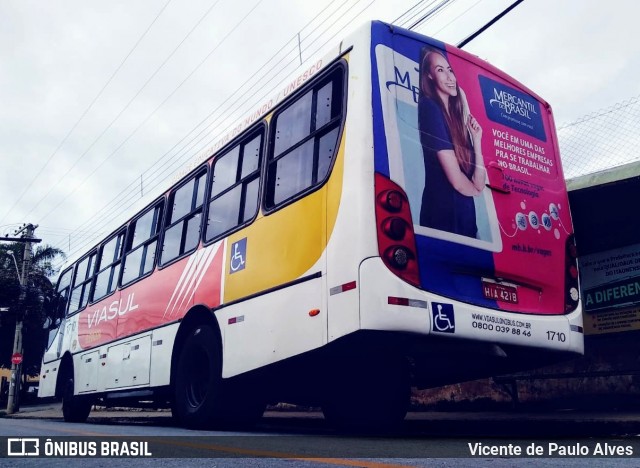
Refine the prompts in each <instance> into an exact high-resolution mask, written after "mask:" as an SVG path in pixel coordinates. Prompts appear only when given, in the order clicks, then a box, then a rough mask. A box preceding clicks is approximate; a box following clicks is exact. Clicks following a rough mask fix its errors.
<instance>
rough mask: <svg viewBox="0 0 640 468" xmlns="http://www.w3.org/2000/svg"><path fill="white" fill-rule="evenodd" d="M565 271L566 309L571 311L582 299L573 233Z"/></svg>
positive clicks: (569, 240) (569, 242) (568, 240)
mask: <svg viewBox="0 0 640 468" xmlns="http://www.w3.org/2000/svg"><path fill="white" fill-rule="evenodd" d="M564 271H565V273H564V285H565V293H564V297H565V300H564V311H565V312H571V311H572V310H575V308H576V307H578V300H579V299H580V293H579V289H578V250H577V248H576V240H575V237H574V236H573V234H572V235H570V236H569V237H568V238H567V243H566V248H565V268H564Z"/></svg>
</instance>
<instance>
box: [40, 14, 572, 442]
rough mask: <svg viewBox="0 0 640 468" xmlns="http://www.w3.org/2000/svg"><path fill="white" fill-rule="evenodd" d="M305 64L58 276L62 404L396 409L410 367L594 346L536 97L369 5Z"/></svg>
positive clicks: (490, 367)
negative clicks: (327, 49)
mask: <svg viewBox="0 0 640 468" xmlns="http://www.w3.org/2000/svg"><path fill="white" fill-rule="evenodd" d="M313 63H314V64H316V65H318V67H317V68H318V69H317V70H316V69H314V70H313V74H312V75H309V76H308V77H306V78H305V79H300V80H294V81H290V82H289V83H290V85H288V86H287V88H286V89H287V92H286V93H285V94H286V96H281V97H280V98H279V99H274V100H273V103H272V104H270V105H269V108H268V109H266V111H265V114H264V115H260V116H254V115H252V117H251V120H252V124H251V126H250V127H249V128H247V129H246V130H243V131H240V132H239V134H238V135H237V136H236V137H235V138H233V139H232V140H231V141H229V142H228V143H226V144H225V145H224V146H221V147H220V148H219V149H218V150H215V151H214V152H213V154H211V155H210V157H209V159H208V160H207V161H206V162H204V163H202V164H201V165H199V166H198V167H196V168H194V169H193V170H192V171H191V172H190V173H189V174H188V175H186V176H185V177H184V178H182V179H181V180H180V181H179V182H177V183H176V184H174V185H173V186H172V187H170V188H169V189H168V190H167V192H166V193H165V194H164V195H163V196H161V197H159V198H158V199H156V200H155V201H153V202H152V203H150V204H149V205H148V206H147V207H146V208H145V209H144V210H142V211H141V212H139V213H136V214H134V215H133V216H132V217H131V219H130V220H129V221H127V222H126V223H124V224H123V225H121V226H119V227H118V228H117V229H116V230H114V231H113V233H112V234H110V235H109V236H108V237H107V238H105V239H104V240H103V241H102V242H100V243H99V244H97V245H96V246H94V247H93V248H92V249H90V250H89V251H87V252H86V254H85V255H83V256H82V257H81V258H80V259H79V260H78V261H76V262H74V263H73V264H72V265H70V266H69V267H68V268H67V269H66V270H64V271H63V272H62V274H61V276H60V279H59V281H58V285H57V291H58V293H59V296H60V307H59V317H58V320H57V321H56V323H55V326H54V329H53V330H52V332H51V335H50V343H49V346H48V349H47V350H46V352H45V355H44V358H43V364H42V374H41V384H40V387H39V395H40V396H42V397H47V396H54V395H55V396H59V397H61V398H62V399H63V413H64V417H65V419H66V420H68V421H82V420H85V419H86V418H87V416H88V415H89V412H90V410H91V406H92V404H93V403H95V402H101V403H102V404H105V405H120V404H125V403H126V404H127V405H130V406H133V405H136V404H141V402H146V403H148V402H149V401H152V402H154V404H155V405H156V406H158V407H165V406H166V407H170V408H171V409H172V411H173V412H174V415H175V416H176V419H177V420H178V421H179V422H181V423H182V424H183V425H185V426H188V427H216V426H217V427H219V426H225V425H230V424H232V425H238V424H249V423H252V422H255V421H256V420H257V419H258V418H259V417H260V416H261V415H262V412H263V411H264V408H265V406H266V405H267V404H268V403H275V402H279V401H286V402H291V403H299V404H306V405H315V406H321V407H322V409H323V412H324V414H325V416H326V417H327V419H329V420H330V421H332V422H333V423H335V424H337V425H339V426H342V427H350V428H367V429H371V428H389V427H393V426H394V425H397V424H398V423H399V422H400V421H402V419H403V418H404V416H405V414H406V411H407V408H408V402H409V396H410V391H411V388H412V387H419V388H423V387H433V386H439V385H444V384H447V383H454V382H461V381H464V380H470V379H474V378H480V377H486V376H491V375H497V374H500V373H504V372H510V371H515V370H524V369H527V368H531V367H535V366H540V365H543V364H546V363H551V362H555V361H557V360H560V359H566V358H569V357H572V356H576V355H580V354H581V353H583V329H582V312H581V305H580V298H579V294H578V270H577V261H576V249H575V244H574V240H573V231H572V225H571V216H570V213H569V206H568V201H567V191H566V186H565V182H564V178H563V174H562V168H561V164H560V158H559V153H558V142H557V138H556V134H555V128H554V124H553V118H552V114H551V110H550V107H549V105H548V104H547V103H546V102H544V101H543V100H541V99H540V98H539V97H538V96H536V95H535V94H534V93H533V92H531V91H530V90H528V89H527V88H525V87H524V86H523V85H521V84H520V83H518V82H517V81H515V80H513V79H512V78H510V77H508V76H507V75H505V74H504V73H503V72H501V71H499V70H497V69H495V68H494V67H492V66H491V65H489V64H487V63H485V62H482V61H481V60H479V59H478V58H476V57H474V56H471V55H470V54H467V53H465V52H463V51H460V50H457V49H455V48H453V47H451V46H448V45H445V44H443V43H441V42H438V41H435V40H433V39H430V38H427V37H424V36H421V35H418V34H415V33H413V32H411V31H407V30H403V29H399V28H397V27H395V26H392V25H388V24H385V23H381V22H372V23H368V24H367V25H365V26H363V27H362V28H360V29H359V30H358V31H357V32H355V33H354V34H352V35H351V36H349V37H348V38H347V39H345V40H344V41H342V42H341V43H340V45H339V46H338V47H336V48H335V49H334V50H333V51H332V52H331V53H330V54H328V55H327V56H326V57H324V58H322V60H316V61H314V62H313ZM319 64H321V66H320V65H319ZM314 66H315V65H314ZM298 81H299V83H298ZM294 88H295V89H294ZM254 120H255V122H254ZM241 125H242V124H241Z"/></svg>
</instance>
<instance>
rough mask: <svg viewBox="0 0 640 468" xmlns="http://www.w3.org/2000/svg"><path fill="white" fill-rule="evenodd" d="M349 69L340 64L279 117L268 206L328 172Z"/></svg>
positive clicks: (269, 175) (272, 147)
mask: <svg viewBox="0 0 640 468" xmlns="http://www.w3.org/2000/svg"><path fill="white" fill-rule="evenodd" d="M343 83H344V68H343V67H336V68H335V69H334V71H333V72H331V73H330V74H329V75H326V76H325V77H323V78H321V79H320V80H319V81H318V82H317V83H315V84H314V85H313V87H312V89H311V90H309V91H307V92H306V93H305V94H303V95H302V96H300V97H298V99H296V100H295V101H293V102H292V103H290V104H289V105H288V106H287V107H285V108H284V109H283V110H282V111H279V112H277V113H276V114H275V116H274V123H273V126H272V139H271V143H270V148H269V162H268V169H267V190H266V193H265V196H266V200H265V207H266V208H267V209H273V208H276V207H277V206H279V205H281V204H284V203H287V202H289V201H291V200H292V199H294V198H295V197H297V196H299V195H301V194H304V193H308V192H310V191H311V190H312V189H313V188H315V187H318V186H320V185H321V184H322V183H324V181H325V180H326V178H327V177H328V174H329V169H330V167H331V164H332V162H333V159H334V157H335V154H336V150H337V146H338V136H339V134H340V128H341V126H342V120H343V116H344V111H343V102H344V99H343V88H344V86H343Z"/></svg>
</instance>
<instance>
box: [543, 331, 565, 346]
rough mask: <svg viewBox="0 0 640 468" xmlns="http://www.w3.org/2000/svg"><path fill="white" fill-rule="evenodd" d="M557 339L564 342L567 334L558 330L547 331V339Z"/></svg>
mask: <svg viewBox="0 0 640 468" xmlns="http://www.w3.org/2000/svg"><path fill="white" fill-rule="evenodd" d="M554 340H555V341H559V342H560V343H564V342H565V341H567V335H565V334H564V333H560V332H554V331H551V330H549V331H547V341H554Z"/></svg>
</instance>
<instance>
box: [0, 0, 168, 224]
mask: <svg viewBox="0 0 640 468" xmlns="http://www.w3.org/2000/svg"><path fill="white" fill-rule="evenodd" d="M171 2H172V0H168V1H167V2H166V3H165V4H164V6H163V7H162V8H161V9H160V11H159V12H158V13H157V14H156V16H155V18H154V19H153V21H151V23H150V24H149V26H147V29H145V31H144V32H143V33H142V35H141V36H140V37H139V38H138V40H137V41H136V43H135V44H134V45H133V47H132V48H131V50H129V53H127V55H126V56H125V57H124V58H123V59H122V61H121V62H120V65H118V67H117V68H116V69H115V71H114V72H113V73H112V74H111V76H110V77H109V79H108V80H107V82H106V83H105V84H104V85H103V86H102V88H101V89H100V91H98V94H96V95H95V97H94V98H93V100H92V101H91V103H90V104H89V106H88V107H87V108H86V109H85V110H84V112H83V113H82V114H81V115H80V117H79V118H78V120H76V122H75V123H74V124H73V126H72V127H71V129H70V130H69V131H68V132H67V134H66V135H65V137H64V138H63V139H62V141H61V142H60V143H59V144H58V147H57V148H56V149H55V150H54V151H53V153H51V154H50V155H49V157H48V158H47V161H46V162H45V163H44V165H43V166H42V167H41V168H40V170H39V171H38V173H37V174H36V175H35V176H34V177H33V178H32V179H31V182H29V183H28V184H27V185H26V187H25V188H24V190H23V191H22V193H21V194H20V195H19V196H18V198H17V200H16V201H15V202H14V203H13V205H11V208H9V210H8V211H7V212H6V213H5V214H4V216H3V217H2V219H0V222H2V221H4V220H5V219H6V218H7V216H9V214H11V212H12V211H13V209H14V208H15V207H16V205H17V204H18V203H20V201H21V200H22V197H24V195H25V194H26V193H27V192H28V191H29V189H30V188H31V187H32V186H33V184H34V183H35V181H36V180H37V179H38V177H40V175H42V173H43V172H44V170H45V169H46V168H47V166H48V165H49V163H50V162H51V161H52V160H53V158H54V156H55V155H56V154H58V151H60V148H62V146H63V145H64V144H65V143H66V142H67V140H68V139H69V137H70V136H71V134H72V133H73V131H74V130H75V129H76V127H77V126H78V125H79V124H80V122H82V120H83V119H84V117H85V116H86V115H87V114H88V113H89V111H90V110H91V109H92V108H93V105H94V104H95V103H96V101H97V100H98V99H99V98H100V96H102V93H103V92H104V90H105V89H107V86H109V84H111V82H112V81H113V79H114V78H115V76H116V75H117V74H118V72H119V71H120V70H121V69H122V67H123V66H124V64H125V62H126V61H127V60H128V59H129V57H130V56H131V54H133V52H134V51H135V50H136V49H137V48H138V45H140V42H142V40H143V39H144V38H145V36H146V35H147V33H148V32H149V31H150V30H151V28H152V27H153V25H154V24H155V23H156V21H158V18H160V15H162V12H164V10H165V9H166V8H167V6H168V5H169V3H171Z"/></svg>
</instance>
